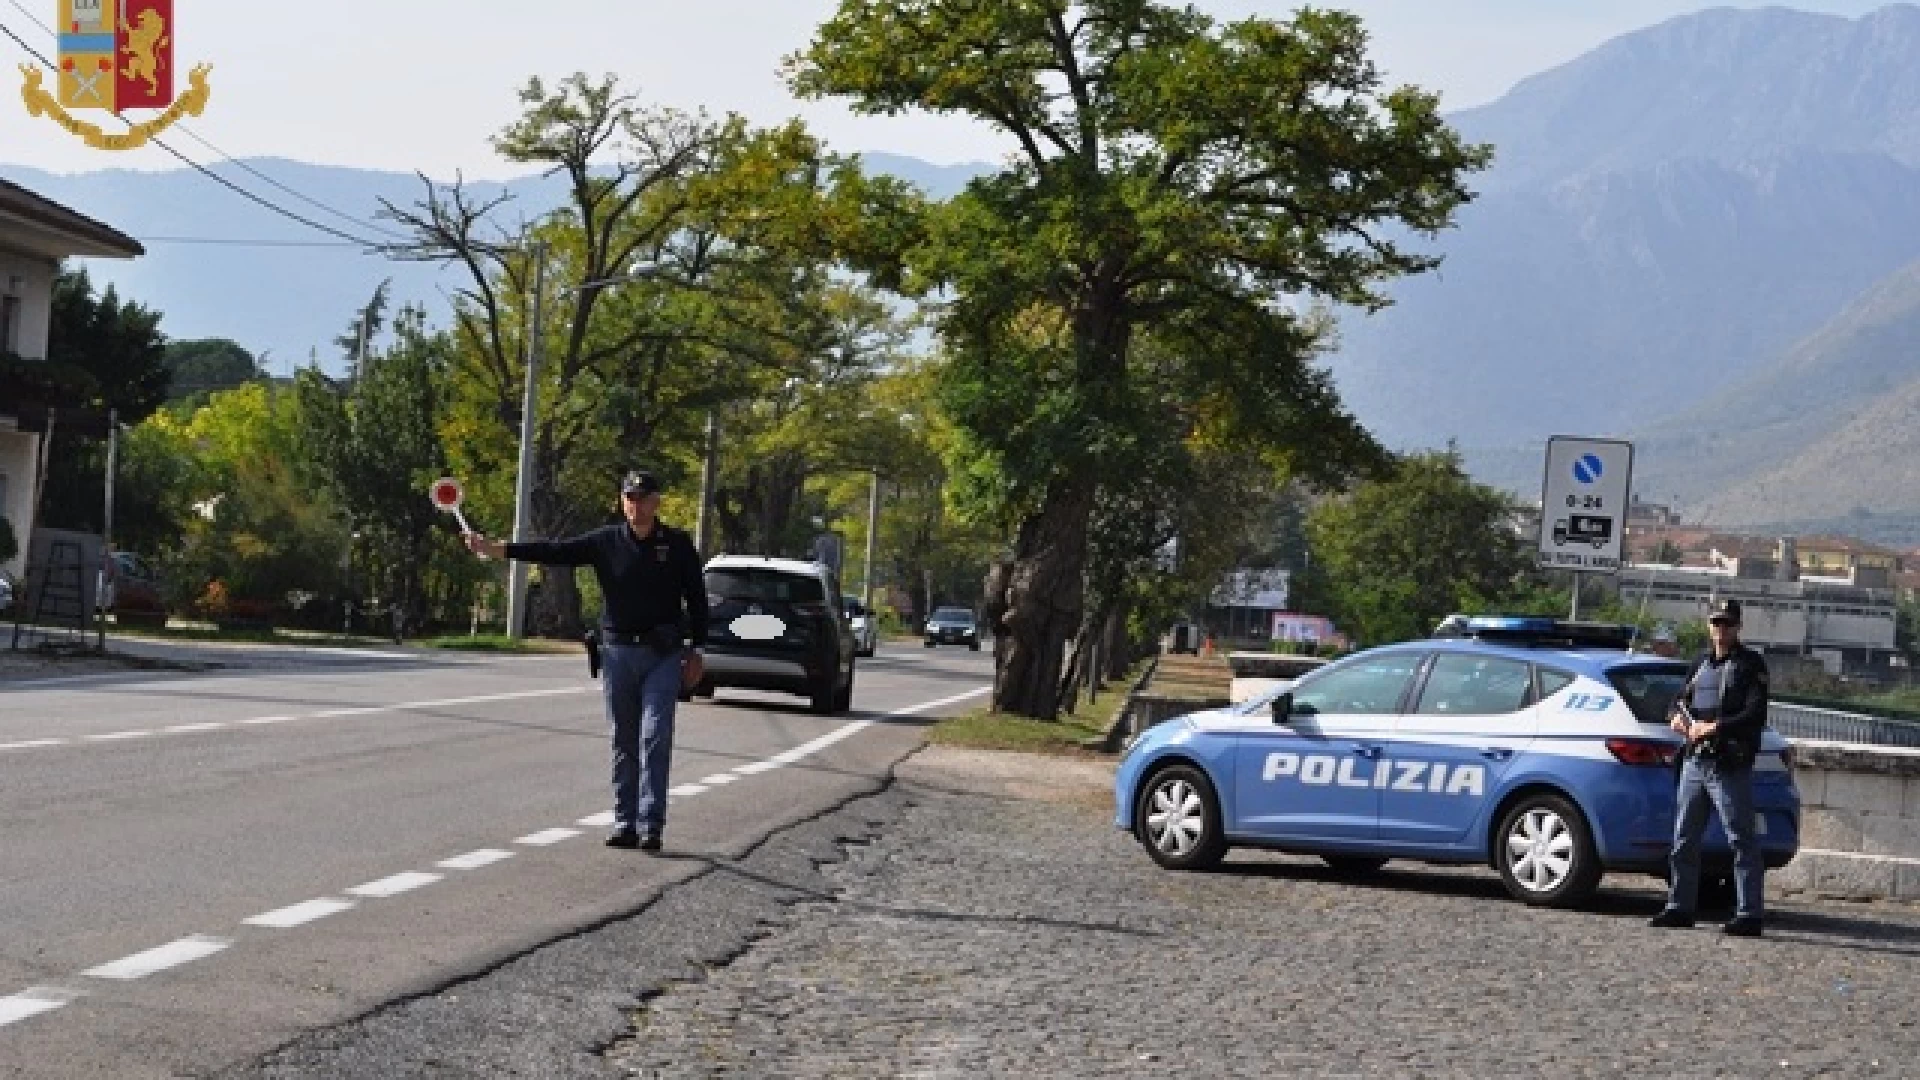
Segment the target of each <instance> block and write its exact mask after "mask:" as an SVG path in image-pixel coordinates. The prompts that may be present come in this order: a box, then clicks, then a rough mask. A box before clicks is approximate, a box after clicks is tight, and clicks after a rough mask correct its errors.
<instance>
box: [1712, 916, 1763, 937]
mask: <svg viewBox="0 0 1920 1080" xmlns="http://www.w3.org/2000/svg"><path fill="white" fill-rule="evenodd" d="M1720 932H1721V933H1723V934H1725V935H1727V936H1728V937H1760V936H1761V935H1762V934H1764V933H1765V932H1766V929H1765V924H1764V923H1762V922H1761V921H1760V920H1759V919H1756V918H1749V917H1744V916H1743V917H1741V918H1736V919H1733V920H1732V921H1730V922H1728V923H1727V925H1725V926H1723V927H1721V928H1720Z"/></svg>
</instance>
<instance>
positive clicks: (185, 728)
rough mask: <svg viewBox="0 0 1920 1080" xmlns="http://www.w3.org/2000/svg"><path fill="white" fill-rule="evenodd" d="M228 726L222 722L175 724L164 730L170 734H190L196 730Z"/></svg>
mask: <svg viewBox="0 0 1920 1080" xmlns="http://www.w3.org/2000/svg"><path fill="white" fill-rule="evenodd" d="M226 726H227V725H225V724H222V723H207V724H175V725H174V726H173V727H170V728H164V729H162V730H164V731H166V732H167V733H168V734H170V735H190V734H192V733H194V732H196V731H219V730H221V729H222V728H224V727H226Z"/></svg>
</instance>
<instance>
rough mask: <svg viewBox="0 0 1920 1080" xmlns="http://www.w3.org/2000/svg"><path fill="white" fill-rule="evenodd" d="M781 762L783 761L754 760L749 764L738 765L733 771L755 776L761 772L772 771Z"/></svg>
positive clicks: (742, 774)
mask: <svg viewBox="0 0 1920 1080" xmlns="http://www.w3.org/2000/svg"><path fill="white" fill-rule="evenodd" d="M782 764H784V762H779V761H755V762H752V763H751V764H747V765H741V766H738V767H737V768H735V769H734V770H733V771H734V772H737V773H739V774H740V775H741V776H757V775H759V774H760V773H763V772H772V771H773V770H775V769H777V768H779V767H780V766H781V765H782Z"/></svg>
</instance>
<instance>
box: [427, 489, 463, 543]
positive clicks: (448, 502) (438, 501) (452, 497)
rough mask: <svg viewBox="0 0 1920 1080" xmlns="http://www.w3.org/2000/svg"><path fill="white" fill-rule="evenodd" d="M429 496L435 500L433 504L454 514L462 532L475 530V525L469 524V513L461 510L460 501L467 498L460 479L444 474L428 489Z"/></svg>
mask: <svg viewBox="0 0 1920 1080" xmlns="http://www.w3.org/2000/svg"><path fill="white" fill-rule="evenodd" d="M427 497H428V498H430V499H432V500H433V505H435V506H437V507H439V508H440V509H442V510H444V511H446V512H447V513H449V514H452V515H453V517H454V520H455V521H458V522H459V523H460V531H461V532H464V533H470V532H472V531H473V526H471V525H469V524H467V515H465V514H463V513H461V512H460V503H461V502H462V501H464V500H465V498H466V493H465V492H464V491H462V490H461V488H460V481H458V480H455V479H454V478H453V477H451V476H443V477H441V478H440V479H438V480H435V481H434V482H433V487H431V488H429V489H428V490H427Z"/></svg>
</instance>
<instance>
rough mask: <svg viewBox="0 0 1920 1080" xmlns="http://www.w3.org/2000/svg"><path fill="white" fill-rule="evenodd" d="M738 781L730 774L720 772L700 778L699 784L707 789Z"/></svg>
mask: <svg viewBox="0 0 1920 1080" xmlns="http://www.w3.org/2000/svg"><path fill="white" fill-rule="evenodd" d="M738 779H740V778H739V777H737V776H735V775H733V774H732V773H723V772H721V773H714V774H713V775H712V776H703V777H701V778H700V783H702V784H704V785H705V786H707V787H719V786H720V785H721V784H731V783H733V782H734V781H735V780H738Z"/></svg>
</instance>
